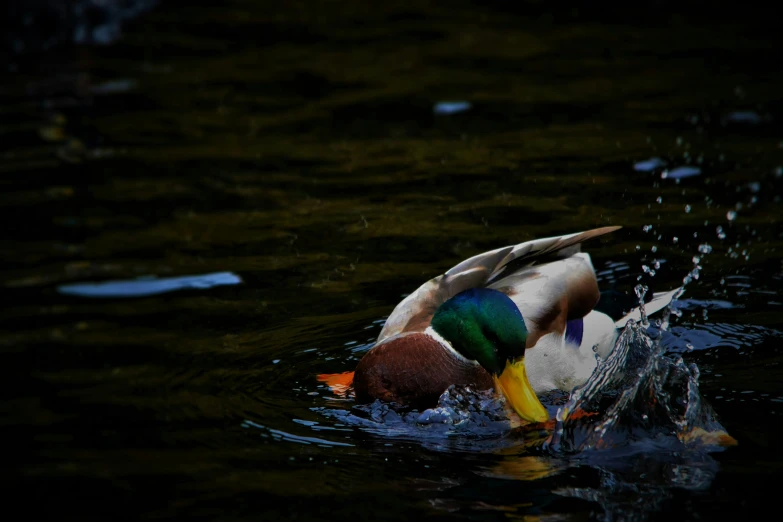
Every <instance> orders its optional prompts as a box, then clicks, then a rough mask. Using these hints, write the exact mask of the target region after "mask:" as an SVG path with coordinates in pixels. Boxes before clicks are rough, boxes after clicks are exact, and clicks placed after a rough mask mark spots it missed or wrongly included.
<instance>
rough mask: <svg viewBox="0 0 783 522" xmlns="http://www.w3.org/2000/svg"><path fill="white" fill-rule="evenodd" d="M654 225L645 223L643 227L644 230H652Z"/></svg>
mask: <svg viewBox="0 0 783 522" xmlns="http://www.w3.org/2000/svg"><path fill="white" fill-rule="evenodd" d="M652 227H653V226H652V225H644V226H643V227H642V230H644V231H645V232H649V231H650V230H652Z"/></svg>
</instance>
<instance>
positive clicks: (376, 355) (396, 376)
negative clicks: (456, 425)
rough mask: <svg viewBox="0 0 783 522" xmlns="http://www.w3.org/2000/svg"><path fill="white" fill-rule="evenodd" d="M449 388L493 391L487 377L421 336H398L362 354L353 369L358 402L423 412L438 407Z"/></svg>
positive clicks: (483, 371) (436, 342)
mask: <svg viewBox="0 0 783 522" xmlns="http://www.w3.org/2000/svg"><path fill="white" fill-rule="evenodd" d="M452 384H462V385H468V384H473V385H475V386H476V387H477V389H479V390H486V389H489V388H492V386H493V381H492V377H490V375H489V373H488V372H487V371H486V370H484V368H482V367H481V366H478V365H473V364H470V363H465V362H462V361H460V360H459V359H457V358H455V357H454V356H453V355H452V354H450V353H449V352H448V351H447V350H445V349H444V348H443V347H442V346H441V345H440V343H439V342H438V341H436V340H435V339H433V338H432V337H430V336H429V335H426V334H423V333H412V334H407V335H401V336H398V337H394V338H391V339H389V340H388V341H385V342H383V343H381V344H379V345H377V346H375V347H374V348H373V349H371V350H370V351H369V352H367V353H366V354H365V356H364V357H363V358H362V360H361V361H360V362H359V365H358V366H357V367H356V374H355V376H354V390H355V391H356V400H357V401H358V402H371V401H373V400H375V399H381V400H382V401H385V402H396V403H398V404H400V405H402V406H410V407H414V408H419V409H424V408H429V407H433V406H435V405H437V403H438V397H440V395H441V394H442V393H443V392H444V391H446V389H447V388H448V387H449V386H450V385H452Z"/></svg>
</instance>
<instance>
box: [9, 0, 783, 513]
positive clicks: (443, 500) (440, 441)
mask: <svg viewBox="0 0 783 522" xmlns="http://www.w3.org/2000/svg"><path fill="white" fill-rule="evenodd" d="M745 9H748V10H747V11H745ZM124 32H125V34H124V37H123V38H122V39H121V40H119V41H118V42H117V43H115V44H113V45H110V46H102V47H64V48H63V47H61V48H59V49H57V50H50V51H48V52H46V53H38V54H27V55H23V56H12V55H5V57H4V60H5V62H4V63H3V72H2V73H0V74H2V78H3V80H2V83H0V183H2V186H3V190H2V194H1V195H0V208H2V210H1V211H0V212H2V218H3V222H4V224H5V227H4V234H3V238H2V254H1V255H2V274H0V278H1V280H2V294H3V296H4V299H3V300H2V301H3V304H2V316H1V317H2V318H1V319H0V328H1V329H2V331H1V332H0V350H2V358H3V364H2V373H3V379H2V382H3V389H4V393H5V400H4V401H3V403H2V415H1V416H0V419H2V425H3V434H4V439H5V448H6V451H7V453H8V457H7V458H6V459H5V460H6V464H5V468H6V472H5V473H4V474H3V477H4V479H5V480H4V485H5V492H6V494H7V495H8V498H9V499H11V502H13V499H21V498H22V497H23V495H24V496H26V497H32V498H33V501H32V502H30V501H27V502H26V503H25V505H24V508H25V512H26V513H27V516H29V517H31V518H35V519H55V518H56V519H58V520H80V521H84V520H106V519H110V518H111V519H149V518H181V519H193V518H196V517H198V518H210V519H220V520H250V519H254V520H256V519H259V518H260V519H262V520H274V519H276V518H281V519H282V518H299V519H316V518H317V519H320V520H337V519H347V518H365V519H384V520H385V519H389V520H391V519H395V520H396V519H400V518H404V517H413V516H417V517H418V516H426V517H432V518H449V519H453V518H470V519H481V520H496V519H507V518H511V519H518V518H522V519H527V518H530V519H536V518H540V519H549V518H553V519H561V518H566V519H570V520H585V519H589V518H607V519H625V518H637V519H643V518H647V519H651V520H662V519H672V518H674V519H678V520H695V519H699V518H702V519H703V518H707V517H714V516H725V515H727V514H733V515H738V516H750V515H755V514H758V513H760V512H762V511H763V510H767V509H770V508H772V509H774V508H775V507H776V506H777V503H778V493H777V488H776V483H777V480H776V479H777V477H778V476H779V474H780V472H781V471H783V458H781V456H780V455H781V453H780V450H779V448H778V446H779V435H778V434H779V432H780V429H781V427H783V426H781V416H783V385H781V384H780V383H781V379H782V378H783V369H781V366H780V363H781V362H782V361H783V356H782V354H781V348H780V341H781V337H783V333H782V332H783V324H782V323H783V321H782V320H781V311H783V298H782V297H781V296H780V295H779V292H780V291H781V290H783V266H782V265H781V256H780V253H781V252H783V240H782V237H781V236H782V232H781V230H782V229H781V226H780V218H779V216H780V211H781V201H780V193H781V189H783V177H782V176H783V105H782V104H781V101H780V100H781V97H780V93H781V92H783V72H781V69H780V66H779V56H780V51H781V36H780V34H781V33H780V31H779V24H778V22H777V18H776V17H775V16H773V14H772V12H771V11H770V12H762V11H756V10H751V9H750V8H747V7H746V6H741V5H740V6H735V7H733V8H731V9H728V8H726V9H722V8H710V9H708V10H701V9H696V8H687V9H686V8H682V6H680V5H679V4H675V3H669V2H651V3H649V5H646V6H643V7H626V8H623V9H620V10H618V9H616V8H614V7H613V8H611V9H610V8H609V7H606V6H605V7H600V8H599V7H596V8H594V9H590V10H586V9H585V8H581V9H577V8H573V9H572V8H571V7H568V8H560V10H559V11H551V10H550V9H549V8H548V7H546V6H544V5H543V4H540V3H531V4H527V5H520V6H517V7H515V8H513V9H511V8H507V7H506V6H505V4H503V3H499V2H497V3H496V2H492V3H489V4H486V3H473V4H471V3H467V2H459V3H457V4H454V5H445V4H444V5H434V4H433V5H428V6H426V7H419V6H416V5H414V4H411V5H408V6H405V5H402V4H399V5H398V4H396V3H394V2H384V3H382V4H380V5H369V3H368V4H365V3H361V2H334V3H325V4H310V3H304V2H299V3H297V2H294V3H291V2H286V3H283V2H280V3H261V2H249V1H247V2H243V1H235V2H230V3H227V4H226V5H223V4H221V5H220V6H218V5H217V4H215V3H211V2H203V3H200V4H199V5H193V4H187V5H178V4H177V3H173V2H169V3H163V5H161V6H159V7H157V8H156V9H154V10H152V11H151V12H149V13H147V14H146V15H144V16H142V17H140V18H139V19H137V20H136V21H135V22H132V23H130V24H128V25H127V26H126V27H125V28H124ZM442 101H467V102H469V103H470V106H469V107H464V106H463V107H462V108H463V109H466V110H462V111H461V112H456V113H451V114H438V111H436V110H435V107H436V104H437V103H438V102H442ZM651 158H660V159H661V160H662V161H663V162H665V163H666V166H659V167H657V168H655V169H654V170H652V171H650V170H649V168H650V167H653V166H655V162H653V163H650V164H643V165H638V170H637V169H635V168H634V164H636V163H638V162H642V161H646V160H649V159H651ZM666 167H668V170H667V171H666V174H663V169H664V168H666ZM677 167H698V169H699V171H698V173H696V171H693V170H691V171H687V170H676V168H677ZM659 198H660V201H658V200H659ZM617 224H619V225H623V226H624V227H625V228H624V229H623V230H621V231H620V232H617V233H615V234H613V235H612V236H611V237H609V238H607V239H606V240H605V241H600V242H596V243H594V244H591V245H590V246H589V247H588V248H587V250H588V251H589V252H590V253H591V255H592V257H593V261H594V264H595V266H596V269H597V271H598V272H599V276H600V279H601V284H602V286H604V287H611V286H613V285H614V286H616V287H617V288H618V289H621V290H627V291H632V289H633V287H634V285H636V284H637V282H643V283H645V284H647V285H649V286H650V287H651V289H654V290H656V291H660V290H667V289H669V288H674V287H676V286H679V285H681V284H682V282H683V278H687V279H690V281H689V282H688V284H687V285H686V293H685V294H684V295H683V297H682V298H681V300H680V302H679V304H678V310H679V314H680V315H679V317H678V316H676V315H674V316H672V318H671V320H672V324H671V328H670V331H669V332H668V333H666V334H665V335H664V336H663V338H662V339H661V342H662V344H663V346H664V347H665V348H666V349H667V350H668V353H669V355H671V356H673V355H674V354H680V355H681V356H682V358H683V360H684V364H691V363H695V364H696V365H697V366H698V369H699V371H700V377H699V383H700V390H701V393H702V394H703V396H704V397H705V398H706V400H707V401H709V403H710V404H711V405H712V407H713V408H714V410H715V413H716V415H717V416H718V418H719V419H720V422H721V424H722V425H723V426H724V427H725V428H726V430H727V431H728V432H729V433H730V434H731V435H732V436H733V437H734V438H735V439H736V440H737V441H738V445H737V446H735V447H731V448H728V449H726V450H725V451H721V452H708V453H697V454H688V455H682V454H680V453H679V452H678V451H673V450H672V448H671V447H670V446H667V445H663V446H661V445H658V442H657V441H656V439H654V438H642V439H640V440H639V441H637V442H635V443H634V444H631V445H629V446H627V447H626V448H625V449H623V448H620V449H617V450H614V451H608V452H601V451H587V452H584V453H582V454H579V455H577V456H576V457H573V456H570V457H568V458H565V457H558V456H556V455H555V456H553V455H552V454H550V453H547V452H546V451H544V450H542V449H541V448H540V444H536V440H532V439H536V437H534V436H533V435H530V434H524V433H522V434H520V433H518V432H515V431H514V430H508V429H505V430H503V429H501V430H499V431H497V432H496V433H495V435H494V436H492V437H487V439H486V440H480V441H478V442H475V441H473V442H472V439H470V437H461V436H450V435H448V434H444V435H443V436H438V437H432V436H430V435H431V433H429V432H428V433H425V434H422V436H421V437H420V438H417V437H415V436H411V432H410V430H408V431H405V432H402V433H398V432H394V431H392V430H388V429H385V430H378V429H371V428H368V427H367V426H368V425H366V424H365V425H362V424H361V423H360V422H348V421H344V422H341V421H340V418H339V416H340V415H342V414H340V413H339V412H340V411H343V412H349V411H351V407H352V406H353V403H352V402H351V400H350V399H342V398H340V397H338V396H335V395H334V394H332V393H330V392H329V390H328V389H326V388H325V387H324V386H323V385H322V384H321V383H319V382H318V381H317V380H316V375H317V374H320V373H336V372H343V371H348V370H352V369H353V367H354V366H355V364H356V361H357V360H358V359H359V358H360V357H361V355H362V353H363V352H364V351H365V350H367V349H368V348H369V347H370V346H371V343H372V341H373V339H374V338H375V337H376V336H377V334H378V332H379V331H380V328H381V325H382V323H383V320H384V318H385V317H386V316H387V315H388V314H389V313H390V311H391V310H392V308H393V307H394V305H395V304H396V303H397V302H398V301H399V300H400V299H401V297H402V296H403V295H405V294H406V293H408V292H411V291H412V290H414V289H415V288H416V287H417V286H418V285H419V284H421V283H422V282H424V281H425V280H427V279H429V278H430V277H433V276H435V275H437V274H439V273H440V272H442V271H443V270H445V269H447V268H449V267H450V266H452V265H453V264H455V263H456V262H458V261H460V260H461V259H463V258H466V257H468V256H470V255H473V254H476V253H478V252H481V251H484V250H488V249H491V248H496V247H498V246H502V245H505V244H508V243H512V242H518V241H523V240H526V239H531V238H534V237H545V236H548V235H554V234H563V233H570V232H575V231H580V230H584V229H588V228H592V227H596V226H604V225H617ZM650 225H651V226H652V228H651V229H649V228H645V227H648V226H650ZM718 227H720V228H718ZM675 238H676V240H675ZM694 256H698V259H694ZM656 261H657V265H656ZM656 266H657V267H656ZM695 266H700V267H701V268H700V269H697V270H696V271H695V272H694V268H695ZM645 267H647V268H646V269H645ZM651 270H653V271H654V272H655V275H654V276H653V275H652V273H651V272H650V271H651ZM223 272H231V273H233V274H236V275H238V276H239V277H240V278H241V283H239V284H233V283H235V282H236V281H235V280H234V279H232V277H233V276H231V275H230V274H229V275H226V274H223V275H222V276H220V275H218V276H212V277H213V279H212V281H214V278H215V277H217V280H218V281H220V282H222V283H224V284H222V285H218V286H213V287H211V285H210V284H208V283H207V284H205V283H204V281H203V280H201V279H196V280H193V279H186V280H185V282H183V280H175V282H174V283H172V282H170V281H164V282H163V283H161V282H160V280H158V281H151V280H149V279H145V280H144V281H143V283H142V285H141V288H142V289H143V292H142V293H146V294H147V295H139V296H134V297H120V296H118V295H117V293H116V292H118V290H117V288H127V287H116V286H113V287H110V290H111V289H113V290H112V291H113V292H114V294H113V295H104V296H103V297H85V296H83V294H84V292H83V291H82V292H81V293H80V292H78V291H77V292H73V291H71V292H69V293H68V294H65V293H63V292H62V291H58V287H61V285H75V284H82V283H93V282H100V281H111V280H127V279H135V278H137V277H140V276H156V277H158V278H166V277H180V276H198V275H204V274H216V273H217V274H220V273H223ZM689 274H691V275H690V276H689ZM695 275H698V278H695ZM161 285H162V286H161ZM172 285H173V286H175V287H177V288H180V289H179V290H177V288H172ZM183 285H184V286H185V287H187V288H182V287H183ZM67 288H71V289H73V288H74V287H73V286H70V287H67ZM75 288H77V289H78V288H81V289H82V290H83V289H84V288H85V287H83V286H81V287H75ZM131 288H139V286H138V285H131ZM161 288H162V289H163V290H161ZM156 289H157V290H156ZM61 290H62V288H61ZM74 293H75V294H77V295H74ZM109 294H111V292H109ZM120 294H122V291H120ZM329 412H331V413H329ZM334 412H338V413H337V414H335V413H334ZM327 413H328V414H327ZM368 415H370V419H371V415H372V413H371V412H370V413H368ZM371 420H372V419H371ZM474 442H475V443H474ZM538 442H540V441H538Z"/></svg>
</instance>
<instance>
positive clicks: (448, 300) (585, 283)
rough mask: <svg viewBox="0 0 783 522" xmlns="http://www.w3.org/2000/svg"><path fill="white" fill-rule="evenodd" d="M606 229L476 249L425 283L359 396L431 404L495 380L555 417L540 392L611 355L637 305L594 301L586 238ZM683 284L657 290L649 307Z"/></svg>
mask: <svg viewBox="0 0 783 522" xmlns="http://www.w3.org/2000/svg"><path fill="white" fill-rule="evenodd" d="M619 228H621V227H604V228H598V229H594V230H588V231H586V232H579V233H576V234H570V235H565V236H559V237H550V238H546V239H537V240H533V241H527V242H525V243H520V244H518V245H512V246H506V247H503V248H499V249H497V250H492V251H490V252H485V253H483V254H479V255H477V256H474V257H471V258H470V259H467V260H465V261H463V262H461V263H459V264H458V265H456V266H455V267H454V268H452V269H450V270H448V271H447V272H446V273H445V274H442V275H440V276H438V277H436V278H434V279H431V280H430V281H428V282H426V283H424V284H423V285H422V286H421V287H419V288H418V289H417V290H416V291H415V292H413V293H412V294H410V295H408V296H407V297H406V298H405V299H403V301H402V302H401V303H399V304H398V305H397V307H396V308H395V309H394V311H393V312H392V313H391V315H390V316H389V318H388V319H387V320H386V323H385V324H384V326H383V329H382V330H381V333H380V335H379V336H378V340H377V342H376V344H375V346H373V348H372V349H370V350H369V351H368V352H367V353H366V354H365V355H364V357H363V358H362V359H361V361H360V362H359V364H358V366H357V367H356V370H355V372H354V375H353V376H352V377H351V376H349V375H347V374H344V375H342V376H336V377H332V380H331V381H330V379H329V376H324V377H326V378H322V379H321V380H323V381H325V382H328V383H330V384H334V385H335V386H343V387H344V386H346V385H347V384H349V383H350V382H351V380H352V381H353V386H354V390H355V394H356V399H357V401H358V402H371V401H373V400H375V399H381V400H383V401H387V402H395V403H397V404H399V405H402V406H410V407H416V408H427V407H433V406H435V405H436V404H437V402H438V398H439V397H440V395H441V394H442V393H443V392H444V391H445V390H446V389H447V388H448V387H449V386H450V385H452V384H460V385H474V386H475V387H476V388H477V389H490V388H493V387H494V388H495V389H496V390H497V391H498V392H499V393H502V394H503V395H504V396H505V398H506V400H507V402H508V404H509V405H510V406H511V407H512V408H513V409H514V411H516V413H517V414H518V415H519V417H520V418H522V419H523V420H525V421H528V422H544V421H546V420H547V419H548V413H547V410H546V408H544V406H543V405H542V404H541V402H540V401H539V399H538V397H537V394H541V393H543V392H547V391H550V390H554V389H559V390H565V391H570V390H571V389H573V388H574V387H575V386H577V385H579V384H583V383H584V382H586V381H587V379H588V378H589V377H590V375H591V374H592V372H593V370H594V369H595V367H596V365H597V360H596V353H597V354H598V355H599V356H601V357H603V358H605V357H606V356H608V355H609V353H610V352H611V350H612V348H613V347H614V344H615V341H616V339H617V336H618V334H619V330H620V329H622V328H623V327H624V326H625V324H626V323H627V321H628V320H629V319H635V320H639V318H640V311H639V309H638V308H636V309H633V310H631V311H630V313H627V314H626V315H624V316H623V317H622V318H620V319H619V320H616V319H613V318H612V317H611V316H610V315H608V314H607V313H604V312H603V311H599V310H598V309H596V305H597V304H598V303H599V299H600V298H601V294H600V292H599V289H598V282H597V280H596V275H595V270H594V269H593V265H592V262H591V260H590V256H589V255H588V254H586V253H582V252H581V251H580V246H581V243H582V242H584V241H587V240H588V239H593V238H596V237H599V236H602V235H604V234H608V233H610V232H613V231H615V230H618V229H619ZM676 292H677V290H673V291H671V292H666V293H662V294H655V296H654V298H653V300H652V301H650V302H648V303H647V304H646V310H647V312H648V313H654V312H655V311H658V310H660V309H662V308H664V307H665V306H666V305H668V304H669V303H670V302H671V300H672V298H673V296H674V295H675V293H676Z"/></svg>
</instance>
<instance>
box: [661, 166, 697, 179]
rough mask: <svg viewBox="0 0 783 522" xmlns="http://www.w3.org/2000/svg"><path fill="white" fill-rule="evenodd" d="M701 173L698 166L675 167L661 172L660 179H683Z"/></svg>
mask: <svg viewBox="0 0 783 522" xmlns="http://www.w3.org/2000/svg"><path fill="white" fill-rule="evenodd" d="M699 174H701V169H700V168H699V167H688V166H684V167H675V168H673V169H671V170H664V171H663V172H661V179H684V178H692V177H693V176H698V175H699Z"/></svg>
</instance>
